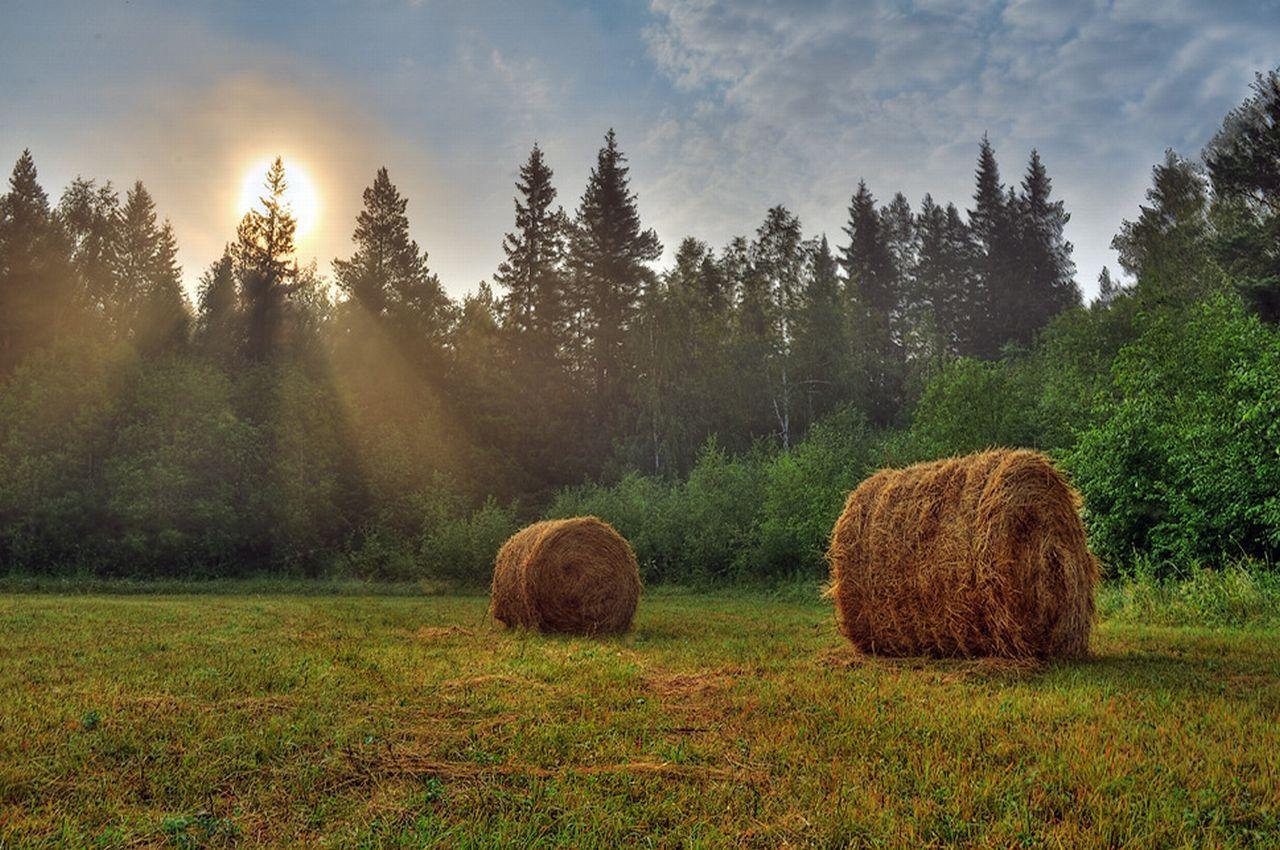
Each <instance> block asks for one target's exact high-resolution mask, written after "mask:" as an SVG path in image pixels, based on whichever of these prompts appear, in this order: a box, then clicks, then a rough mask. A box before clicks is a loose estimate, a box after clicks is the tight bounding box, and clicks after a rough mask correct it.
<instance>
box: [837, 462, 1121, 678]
mask: <svg viewBox="0 0 1280 850" xmlns="http://www.w3.org/2000/svg"><path fill="white" fill-rule="evenodd" d="M827 560H828V563H829V564H830V568H831V584H830V586H829V588H828V591H827V593H828V595H830V596H832V597H833V598H834V599H835V606H836V616H837V619H838V621H839V625H840V631H841V632H842V633H843V634H844V636H845V637H847V638H848V639H849V640H850V641H851V642H852V643H853V645H854V646H855V647H857V648H858V649H860V650H862V651H863V652H870V653H878V654H882V655H933V656H978V655H989V656H1005V657H1021V658H1030V657H1037V658H1045V657H1049V656H1079V655H1084V654H1085V653H1087V652H1088V648H1089V630H1090V628H1091V627H1092V625H1093V618H1094V600H1093V593H1094V587H1095V586H1096V584H1097V581H1098V564H1097V561H1096V560H1095V559H1094V557H1093V555H1092V554H1091V553H1090V552H1089V548H1088V545H1087V543H1086V540H1085V531H1084V526H1083V524H1082V523H1081V521H1080V497H1079V495H1078V494H1077V493H1076V492H1075V490H1074V489H1072V488H1071V486H1070V485H1069V484H1068V483H1067V481H1066V479H1064V478H1063V476H1062V475H1061V473H1059V472H1058V470H1057V469H1055V468H1054V467H1053V464H1052V463H1051V462H1050V460H1049V458H1047V457H1045V456H1044V455H1042V454H1040V453H1039V452H1033V451H1026V450H1009V449H1001V450H995V451H988V452H983V453H981V454H975V455H969V456H967V457H958V458H950V459H948V460H941V461H935V462H932V463H922V464H917V465H915V466H911V467H908V468H906V469H883V470H881V471H879V472H877V473H876V474H875V475H873V476H871V477H870V478H868V479H867V480H866V481H864V482H862V484H861V485H860V486H859V487H858V489H856V490H854V491H853V492H852V493H851V494H849V498H848V500H847V501H846V502H845V506H844V512H843V513H841V514H840V518H839V519H838V520H837V521H836V525H835V528H834V529H833V530H832V534H831V547H830V549H829V550H828V551H827Z"/></svg>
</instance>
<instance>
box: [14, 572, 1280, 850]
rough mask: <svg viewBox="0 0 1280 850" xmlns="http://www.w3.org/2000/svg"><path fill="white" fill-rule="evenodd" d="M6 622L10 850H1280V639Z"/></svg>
mask: <svg viewBox="0 0 1280 850" xmlns="http://www.w3.org/2000/svg"><path fill="white" fill-rule="evenodd" d="M485 605H486V600H485V599H484V598H483V597H480V596H452V597H417V598H414V597H403V596H402V597H386V596H370V597H349V596H327V597H319V596H300V595H199V596H196V595H166V596H100V595H59V594H48V593H44V594H31V595H4V596H0V847H26V846H59V847H62V846H93V847H98V846H101V847H117V846H178V847H201V846H213V847H219V846H264V845H265V846H281V845H286V846H288V845H297V846H316V845H328V846H342V847H350V846H356V847H380V846H437V845H438V846H446V847H505V846H530V845H537V844H544V845H567V846H573V847H624V846H626V847H630V846H662V847H668V846H695V847H696V846H707V847H716V846H758V847H778V846H787V845H795V846H823V847H843V846H855V847H859V846H886V847H921V846H936V845H953V844H959V845H966V846H978V847H1010V846H1035V847H1039V846H1046V847H1080V846H1114V847H1119V846H1124V847H1167V846H1203V847H1274V846H1277V845H1280V722H1278V721H1277V717H1280V631H1277V630H1261V629H1259V630H1242V629H1203V628H1201V629H1197V628H1187V627H1183V628H1167V627H1160V628H1157V627H1143V626H1137V625H1129V624H1123V623H1119V622H1115V621H1106V622H1103V623H1102V624H1101V626H1100V627H1099V629H1098V631H1097V632H1096V634H1095V638H1094V653H1095V655H1094V657H1093V658H1091V659H1090V660H1087V661H1083V662H1073V663H1060V664H1052V665H1047V666H1028V665H1015V664H1008V663H1004V664H997V663H989V662H926V661H919V660H907V661H889V660H867V659H860V658H858V657H856V656H855V655H853V654H852V653H851V652H850V651H848V650H847V649H846V648H845V647H844V645H843V644H842V641H841V639H840V638H839V637H838V635H837V634H836V632H835V629H834V627H833V624H832V620H831V613H830V609H829V608H828V606H826V605H824V604H822V603H821V602H820V601H784V600H780V599H778V598H775V597H771V596H768V595H765V594H756V595H752V594H746V593H733V594H725V595H714V594H694V593H687V594H679V593H661V592H658V593H651V594H650V595H649V596H648V597H647V598H645V599H644V600H642V603H641V609H640V613H639V617H638V622H637V624H636V628H635V630H634V631H633V632H632V633H631V634H629V635H627V636H626V637H623V638H619V639H612V640H607V641H591V640H578V639H567V638H548V637H541V636H537V635H527V634H519V633H514V634H513V633H506V632H503V631H501V630H499V629H498V628H496V627H494V626H492V625H491V624H490V623H489V622H488V621H487V620H486V617H485Z"/></svg>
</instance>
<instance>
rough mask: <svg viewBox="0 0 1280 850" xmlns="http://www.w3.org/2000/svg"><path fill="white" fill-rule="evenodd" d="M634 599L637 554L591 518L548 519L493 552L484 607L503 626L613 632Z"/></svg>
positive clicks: (625, 620)
mask: <svg viewBox="0 0 1280 850" xmlns="http://www.w3.org/2000/svg"><path fill="white" fill-rule="evenodd" d="M639 598H640V571H639V568H638V566H637V564H636V556H635V552H633V551H632V550H631V544H629V543H628V542H627V541H626V539H625V538H623V537H622V535H620V534H618V532H617V531H615V530H614V529H613V526H611V525H609V523H607V522H604V521H603V520H600V519H597V518H596V517H573V518H571V519H558V520H546V521H544V522H538V523H534V524H533V525H530V526H528V527H527V528H523V529H521V530H520V531H518V532H516V533H515V534H514V535H512V537H511V539H509V540H508V541H507V542H506V543H504V544H503V546H502V548H501V549H500V550H499V551H498V557H497V560H496V562H495V563H494V568H493V588H492V594H491V597H490V608H491V610H492V612H493V616H494V617H495V618H496V619H498V620H499V621H501V622H502V623H504V624H506V625H508V626H520V627H524V628H528V629H537V630H539V631H544V632H568V633H571V634H615V633H619V632H625V631H626V630H627V629H628V628H630V627H631V618H632V616H633V615H634V614H635V610H636V604H637V602H638V601H639Z"/></svg>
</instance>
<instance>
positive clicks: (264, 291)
mask: <svg viewBox="0 0 1280 850" xmlns="http://www.w3.org/2000/svg"><path fill="white" fill-rule="evenodd" d="M287 187H288V184H287V182H286V181H285V175H284V161H283V160H281V159H280V157H276V159H275V162H273V163H272V164H271V168H270V169H269V170H268V171H267V178H266V184H265V188H266V194H264V195H262V196H261V197H260V198H259V199H258V203H259V204H260V206H261V208H260V209H252V210H249V212H247V213H245V214H244V218H243V219H241V221H240V226H239V227H238V228H237V230H236V244H235V249H234V254H233V256H234V257H235V262H236V267H237V273H238V276H239V278H240V293H241V299H242V304H243V311H244V313H243V315H244V320H245V334H244V342H245V355H246V356H247V357H248V359H249V360H251V361H255V362H261V361H264V360H267V359H269V358H270V357H272V356H273V355H274V354H275V353H276V352H277V351H279V349H280V347H281V346H282V345H283V342H284V332H285V325H286V321H287V313H288V309H289V300H290V297H291V296H292V294H293V293H294V291H295V290H296V288H297V284H296V278H297V271H298V269H297V263H296V261H295V260H294V259H293V251H294V247H293V237H294V232H295V231H296V230H297V226H298V225H297V221H296V220H295V219H294V217H293V215H292V213H290V212H289V210H288V209H287V208H286V206H285V202H284V193H285V190H286V188H287Z"/></svg>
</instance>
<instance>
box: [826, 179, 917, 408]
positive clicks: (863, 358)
mask: <svg viewBox="0 0 1280 850" xmlns="http://www.w3.org/2000/svg"><path fill="white" fill-rule="evenodd" d="M844 232H845V234H846V235H847V236H848V237H849V244H848V245H847V246H845V248H844V252H843V257H842V258H841V265H842V266H843V267H844V271H845V279H846V285H847V287H848V293H847V298H848V300H849V304H850V312H849V314H848V319H849V323H850V325H849V331H848V334H847V339H848V341H849V343H850V345H851V346H852V350H851V351H850V354H849V359H850V361H851V362H853V363H858V364H860V368H863V369H865V370H866V373H867V377H868V379H869V383H868V386H867V388H866V398H864V399H862V406H863V409H864V412H865V413H866V414H867V417H868V418H869V419H870V420H871V421H872V422H875V423H877V424H882V425H883V424H888V423H889V422H891V421H893V419H894V418H895V417H896V416H897V414H898V410H899V406H900V402H901V398H900V396H901V389H902V348H901V346H900V344H899V342H898V340H896V339H895V337H894V330H895V328H894V324H895V323H894V317H895V316H896V315H898V314H899V311H900V309H901V304H902V300H901V293H899V292H898V291H897V290H896V286H897V278H896V275H895V273H894V266H893V255H892V254H891V253H890V251H889V244H888V241H887V239H886V236H885V233H884V226H883V222H882V220H881V218H880V215H879V213H878V212H877V210H876V203H875V198H874V197H873V196H872V194H871V191H870V190H869V189H868V188H867V184H866V182H865V181H859V182H858V190H857V192H855V193H854V195H853V200H852V201H851V202H850V204H849V224H848V225H847V226H846V227H845V229H844Z"/></svg>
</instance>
